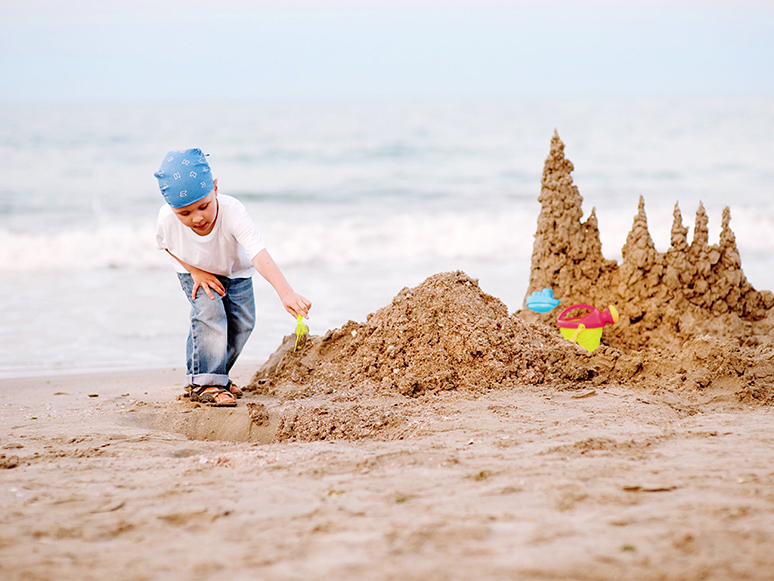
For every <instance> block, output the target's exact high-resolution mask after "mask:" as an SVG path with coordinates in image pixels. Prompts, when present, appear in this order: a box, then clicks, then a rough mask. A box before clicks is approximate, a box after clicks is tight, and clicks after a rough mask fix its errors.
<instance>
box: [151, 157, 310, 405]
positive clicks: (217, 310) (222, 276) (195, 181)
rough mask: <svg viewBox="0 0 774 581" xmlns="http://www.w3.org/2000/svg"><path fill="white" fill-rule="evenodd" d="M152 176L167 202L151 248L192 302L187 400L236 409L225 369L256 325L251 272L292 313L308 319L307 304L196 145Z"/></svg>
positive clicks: (235, 393)
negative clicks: (221, 190) (169, 262)
mask: <svg viewBox="0 0 774 581" xmlns="http://www.w3.org/2000/svg"><path fill="white" fill-rule="evenodd" d="M154 175H155V176H156V178H158V181H159V188H160V189H161V195H162V196H164V199H165V200H166V202H167V205H165V206H163V207H162V208H161V210H160V211H159V217H158V225H157V228H156V245H157V246H158V248H159V249H160V250H165V251H167V252H168V253H169V255H170V256H171V257H172V258H173V259H174V260H173V264H174V266H175V270H176V271H177V273H178V274H177V276H178V278H179V279H180V284H181V286H182V287H183V291H184V292H185V294H186V296H187V297H188V301H189V302H190V303H191V329H190V331H189V333H188V343H187V345H186V360H187V365H186V385H187V389H188V390H190V395H191V401H198V402H201V403H205V404H209V405H215V406H235V405H236V399H235V398H236V397H240V396H241V391H240V390H239V388H237V387H236V386H235V385H234V384H233V383H232V382H231V381H230V380H229V378H228V373H229V371H230V370H231V367H232V366H233V365H234V363H235V362H236V359H237V357H239V354H240V353H241V352H242V348H243V347H244V345H245V342H246V341H247V338H248V337H249V336H250V333H251V332H252V330H253V326H254V325H255V300H254V298H253V281H252V278H251V277H252V275H253V272H254V270H257V271H258V272H259V273H260V274H261V276H263V278H265V279H266V280H267V281H268V282H269V283H270V284H271V285H272V286H273V287H274V290H275V291H277V294H278V295H279V298H280V300H281V301H282V304H283V305H284V306H285V310H287V311H288V312H289V313H290V314H291V315H293V316H298V315H299V314H301V315H303V316H304V317H306V318H308V316H309V309H310V308H311V306H312V303H310V302H309V301H308V300H307V299H305V298H304V297H302V296H301V295H299V294H298V293H296V292H295V291H294V290H293V289H292V288H291V286H290V284H288V281H287V280H285V277H284V276H283V275H282V272H281V271H280V269H279V267H278V266H277V265H276V264H275V262H274V260H273V259H272V257H271V256H270V255H269V252H268V251H267V250H266V245H265V244H264V242H263V239H262V238H261V235H260V234H259V233H258V231H257V230H256V228H255V226H254V225H253V222H252V220H251V219H250V216H248V214H247V211H246V210H245V207H244V206H243V205H242V204H241V203H240V202H239V201H238V200H236V199H235V198H232V197H231V196H226V195H222V196H218V180H217V179H213V177H212V172H211V171H210V166H209V164H208V163H207V159H206V157H205V156H204V154H203V153H202V151H201V149H187V150H184V151H170V152H169V153H167V155H166V156H164V161H162V163H161V168H159V171H157V172H156V173H155V174H154ZM199 291H202V292H199Z"/></svg>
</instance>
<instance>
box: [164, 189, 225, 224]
mask: <svg viewBox="0 0 774 581" xmlns="http://www.w3.org/2000/svg"><path fill="white" fill-rule="evenodd" d="M217 198H218V180H217V179H215V187H214V188H212V191H211V192H210V193H209V194H207V195H206V196H205V197H203V198H202V199H201V200H199V201H198V202H194V203H193V204H190V205H188V206H183V207H182V208H172V211H173V212H174V213H175V216H177V218H178V219H179V220H180V221H181V222H182V223H183V224H185V225H186V226H188V227H189V228H190V229H191V230H193V231H194V232H195V233H196V234H198V235H199V236H206V235H207V234H209V233H210V232H212V229H213V228H214V227H215V220H216V219H217V217H218V201H217Z"/></svg>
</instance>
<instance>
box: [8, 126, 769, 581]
mask: <svg viewBox="0 0 774 581" xmlns="http://www.w3.org/2000/svg"><path fill="white" fill-rule="evenodd" d="M563 149H564V145H563V144H562V143H561V141H560V140H559V138H558V136H556V135H555V136H554V139H553V140H552V145H551V152H550V154H549V157H548V159H547V160H546V167H545V169H544V174H543V184H542V185H543V189H542V191H541V195H540V201H541V205H542V210H541V215H540V217H539V219H538V232H537V234H536V239H535V240H536V241H535V248H534V253H533V265H532V276H531V279H530V287H529V289H528V291H527V292H528V293H529V292H531V291H533V290H539V289H540V288H542V287H543V286H550V287H552V288H554V290H555V296H557V297H558V298H559V299H561V301H562V305H561V308H564V307H566V306H568V305H571V304H573V303H578V302H588V303H592V304H596V305H598V306H600V307H604V306H605V304H606V303H608V302H609V303H614V304H617V305H618V307H619V310H620V311H621V315H622V317H621V321H620V322H619V324H618V325H616V326H615V327H613V328H610V329H607V330H606V331H605V334H604V335H603V345H602V346H601V347H599V348H598V349H596V350H595V351H594V352H593V353H587V352H586V351H585V350H584V349H582V348H580V347H578V346H577V345H575V344H573V343H570V342H568V341H566V340H564V339H563V338H561V337H560V336H559V333H558V331H557V329H556V327H555V325H551V324H548V323H550V321H551V319H552V318H555V316H556V313H552V314H550V315H538V314H535V313H530V312H528V311H519V312H517V313H508V311H507V309H506V307H505V305H504V304H503V303H502V302H500V301H499V300H498V299H497V298H496V297H493V296H490V295H488V294H487V293H486V292H485V291H484V290H482V289H481V288H479V285H478V282H477V281H476V280H474V279H472V278H470V277H468V276H467V275H466V274H465V273H464V272H459V271H458V272H449V273H439V274H436V275H433V276H431V277H429V278H428V279H427V280H426V281H425V282H424V283H422V284H421V285H419V286H417V287H415V288H411V289H409V288H406V289H403V290H402V291H401V292H400V293H398V295H396V297H395V298H394V299H393V301H392V302H391V303H390V304H388V305H385V306H384V307H383V308H381V309H379V310H378V311H377V312H375V313H372V314H371V315H369V317H368V318H367V320H366V321H363V322H354V321H350V322H349V323H347V324H346V325H344V326H343V327H342V328H340V329H332V330H330V331H328V332H327V333H325V334H324V335H322V336H311V337H307V338H306V340H305V341H303V342H302V344H301V346H300V349H295V346H294V339H295V338H294V337H293V336H290V337H287V338H286V340H285V341H284V342H283V344H282V345H281V346H280V347H279V349H278V350H277V352H276V353H275V354H274V355H273V356H272V357H271V358H270V359H269V360H268V361H267V362H266V364H265V365H264V366H262V368H261V369H259V370H257V372H256V370H255V369H250V368H246V367H241V368H239V369H238V370H237V373H236V374H235V376H234V379H235V380H236V381H237V383H239V384H241V385H244V386H246V387H247V389H248V391H247V392H246V394H245V397H244V399H242V400H241V401H240V403H239V406H238V407H237V408H233V409H213V408H206V407H201V406H198V405H196V404H192V403H191V402H190V401H188V400H186V399H183V398H181V397H179V393H180V391H181V387H180V384H181V379H182V375H183V372H182V371H181V370H147V371H135V372H121V373H118V372H117V373H103V374H92V375H80V376H79V375H61V376H56V377H48V378H45V377H44V378H26V379H6V380H0V393H1V394H2V396H3V405H2V406H1V407H0V410H2V413H0V424H2V430H1V431H0V434H2V439H0V506H2V511H1V512H0V578H2V579H104V578H110V579H114V578H115V579H288V580H290V579H299V580H301V579H303V580H306V579H336V580H338V579H353V580H355V579H357V580H361V579H401V580H402V579H408V580H411V579H422V580H433V579H438V580H446V579H530V580H531V579H538V580H539V579H551V580H562V579H567V580H570V579H580V580H606V579H610V580H620V579H637V580H649V579H654V580H655V579H659V580H670V579H674V580H677V579H681V580H682V579H702V580H704V579H756V580H757V579H760V580H764V579H774V551H772V548H774V405H772V404H774V344H772V328H774V295H772V293H771V292H769V291H760V292H759V291H756V290H755V289H753V288H752V287H751V286H750V285H749V283H748V282H747V280H746V278H745V277H744V273H743V272H742V270H741V260H740V258H739V255H738V250H737V249H736V245H735V241H734V237H733V233H732V232H731V230H730V227H729V222H730V213H729V212H728V211H726V212H725V213H724V216H723V229H722V233H721V241H720V244H718V245H711V244H709V241H708V240H707V239H706V218H707V217H706V214H704V213H703V209H701V208H700V211H699V212H698V213H697V227H696V231H695V235H694V241H693V242H692V243H691V244H690V245H688V243H687V240H686V239H685V234H686V229H685V228H684V227H683V226H682V222H681V218H680V215H679V210H677V209H676V212H675V224H674V226H673V230H672V246H671V248H670V250H669V251H668V252H667V253H664V254H661V253H658V252H656V251H655V247H654V246H653V243H652V240H650V235H649V234H648V232H647V219H646V217H645V213H644V203H643V202H642V201H641V203H640V208H639V211H638V213H637V216H636V217H635V219H634V225H633V228H632V233H631V234H630V236H629V239H628V240H627V244H626V246H625V247H624V252H623V262H622V264H621V265H618V264H616V263H615V262H613V261H607V260H605V259H604V257H603V256H602V254H601V250H600V248H601V246H600V244H599V232H598V230H597V224H596V218H595V217H594V212H593V211H592V213H591V215H590V216H589V218H588V219H587V220H586V221H585V222H581V221H580V220H581V216H582V210H581V208H580V205H581V202H582V199H581V198H580V195H579V194H578V192H577V188H575V186H574V185H573V184H572V178H571V176H570V171H571V170H572V164H571V163H570V162H569V161H568V160H566V159H565V158H564V153H563Z"/></svg>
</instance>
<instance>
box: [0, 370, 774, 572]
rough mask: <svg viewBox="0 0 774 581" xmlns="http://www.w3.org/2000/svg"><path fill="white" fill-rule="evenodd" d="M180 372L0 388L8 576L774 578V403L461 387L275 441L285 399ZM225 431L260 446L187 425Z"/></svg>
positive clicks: (2, 566) (2, 564)
mask: <svg viewBox="0 0 774 581" xmlns="http://www.w3.org/2000/svg"><path fill="white" fill-rule="evenodd" d="M252 372H253V370H251V369H245V368H242V369H240V370H239V373H237V374H236V377H237V378H238V379H240V380H241V381H242V382H243V383H247V382H249V380H250V378H251V375H252ZM179 386H180V370H176V371H173V370H147V371H130V372H115V373H99V374H88V375H63V376H59V377H57V376H51V377H41V378H25V379H6V380H3V381H2V382H0V390H1V391H2V393H3V399H4V404H3V407H2V412H3V413H2V416H0V421H1V422H2V434H3V436H2V450H1V453H2V468H3V470H0V479H1V486H2V489H0V492H1V493H2V494H0V502H1V503H2V528H1V529H0V530H1V532H0V576H2V578H4V579H101V578H114V579H761V580H762V579H770V578H772V577H773V576H774V555H772V553H771V547H772V543H773V542H774V469H772V466H774V430H772V427H774V410H772V409H771V408H770V407H753V408H750V407H746V406H741V405H738V406H734V405H729V404H718V405H715V406H704V409H701V410H699V409H697V408H696V407H694V406H680V405H677V404H676V403H675V402H674V401H668V400H667V399H665V398H663V397H659V396H657V395H653V394H651V393H649V392H648V391H647V390H643V389H637V388H631V387H629V388H627V387H626V386H615V385H609V386H605V385H598V386H595V387H593V388H591V387H587V388H583V389H580V390H578V389H575V388H573V389H562V386H561V385H555V386H551V387H546V386H532V387H525V388H522V389H508V390H494V391H491V392H489V393H486V394H479V395H475V396H474V395H470V396H466V397H459V396H457V395H456V394H449V393H446V392H441V393H439V394H436V395H426V396H423V397H422V398H419V400H421V401H417V402H415V403H414V404H413V405H412V406H411V409H412V412H411V413H410V414H407V415H406V418H405V426H404V428H405V433H404V434H402V435H396V438H397V439H387V440H379V439H362V440H346V439H334V440H331V441H326V440H321V441H315V442H280V443H268V444H262V443H260V442H259V441H249V440H257V439H260V437H261V434H259V433H258V431H257V430H253V432H252V433H250V430H247V431H245V430H244V429H243V428H244V426H245V425H249V424H250V423H251V422H250V421H249V406H248V405H247V403H248V402H249V403H262V404H263V405H264V406H265V408H266V409H267V410H268V411H269V416H271V415H272V413H273V412H272V410H273V409H275V408H276V406H278V405H280V402H279V400H277V399H275V398H271V397H269V396H256V395H254V394H246V397H245V398H244V399H242V400H241V401H240V403H239V406H238V407H237V408H235V409H207V408H199V407H196V406H194V405H192V404H190V403H189V402H187V401H186V400H181V399H178V395H179V393H180V387H179ZM566 387H569V386H566ZM97 396H98V397H97ZM186 416H188V417H190V418H191V419H190V420H187V421H186V422H183V423H181V418H184V417H186ZM197 422H198V424H197ZM203 424H206V425H208V426H210V432H209V434H205V433H199V434H198V435H199V437H201V438H204V437H210V438H232V439H241V440H243V441H237V442H228V441H214V440H204V439H190V438H189V437H188V436H187V435H186V434H185V433H181V432H180V431H176V430H175V429H170V428H169V427H167V428H166V429H165V426H172V427H175V426H177V428H178V429H182V430H188V432H189V435H190V434H191V433H192V430H193V431H195V430H196V426H197V425H203ZM244 440H248V441H244Z"/></svg>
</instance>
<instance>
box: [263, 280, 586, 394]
mask: <svg viewBox="0 0 774 581" xmlns="http://www.w3.org/2000/svg"><path fill="white" fill-rule="evenodd" d="M592 373H593V372H592V370H591V368H590V367H589V366H588V358H587V357H585V355H584V352H583V350H582V349H580V348H578V347H577V346H576V345H574V344H572V343H569V342H567V341H565V340H564V339H562V338H561V337H559V336H557V334H556V333H554V332H553V331H552V330H551V329H549V328H548V327H546V326H544V325H533V324H530V323H527V322H525V321H523V320H522V319H520V318H518V317H515V316H511V315H509V314H508V310H507V308H506V306H505V305H504V304H503V303H502V302H501V301H500V300H499V299H497V298H495V297H493V296H491V295H488V294H486V293H484V292H483V291H482V290H481V289H480V288H479V285H478V281H477V280H475V279H471V278H470V277H469V276H467V275H466V274H465V273H463V272H460V271H457V272H448V273H441V274H436V275H434V276H431V277H430V278H428V279H427V280H425V281H424V282H423V283H422V284H421V285H419V286H417V287H415V288H412V289H409V288H404V289H403V290H402V291H401V292H400V293H398V294H397V295H396V296H395V298H394V299H393V300H392V302H391V303H390V304H389V305H387V306H385V307H383V308H381V309H380V310H378V311H377V312H376V313H373V314H371V315H369V317H368V320H367V321H366V322H365V323H355V322H353V321H350V322H349V323H347V324H346V325H344V326H343V327H342V328H340V329H335V330H333V331H328V332H327V333H326V334H325V336H324V337H310V338H309V339H308V341H307V342H306V343H305V344H304V345H303V347H302V349H301V351H299V352H295V351H294V350H293V345H291V337H288V338H287V339H286V343H285V344H284V345H283V348H281V349H280V350H279V351H278V352H277V353H275V355H274V357H273V358H272V360H270V361H269V362H268V363H267V365H265V366H264V368H263V369H262V370H261V371H259V373H258V374H257V376H256V381H255V382H254V384H257V385H263V389H262V391H266V390H268V391H269V392H270V393H272V394H275V395H277V394H279V393H281V392H282V390H280V389H278V388H279V387H280V386H284V393H286V394H287V393H292V391H293V389H294V387H292V386H306V390H305V394H306V395H310V394H312V393H327V392H330V390H331V389H336V390H338V391H339V392H342V391H346V392H347V393H349V394H350V395H351V396H352V397H361V396H363V395H373V394H396V395H397V394H399V395H404V396H418V395H422V394H424V393H428V392H439V391H447V390H455V391H459V392H462V391H465V392H482V391H486V390H489V389H495V388H502V387H508V386H515V385H519V384H530V385H535V384H540V383H544V382H545V381H555V380H566V379H570V380H573V381H575V380H581V379H588V378H589V377H590V376H591V374H592ZM267 386H268V387H267Z"/></svg>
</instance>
